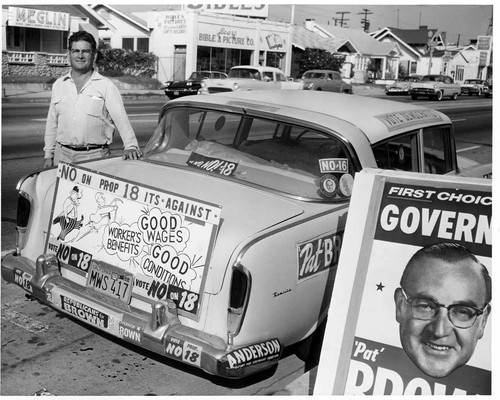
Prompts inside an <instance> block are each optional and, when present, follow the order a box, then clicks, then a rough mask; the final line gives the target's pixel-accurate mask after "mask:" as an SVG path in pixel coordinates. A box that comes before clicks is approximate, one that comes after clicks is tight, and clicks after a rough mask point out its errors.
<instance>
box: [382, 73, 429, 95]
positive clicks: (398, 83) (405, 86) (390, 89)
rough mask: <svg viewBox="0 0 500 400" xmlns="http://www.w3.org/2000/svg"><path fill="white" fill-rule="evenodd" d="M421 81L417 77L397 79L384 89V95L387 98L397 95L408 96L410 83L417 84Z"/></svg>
mask: <svg viewBox="0 0 500 400" xmlns="http://www.w3.org/2000/svg"><path fill="white" fill-rule="evenodd" d="M421 79H422V77H421V76H419V75H413V76H405V77H401V78H398V79H396V80H395V81H394V83H392V84H390V85H387V86H386V87H385V94H387V95H388V96H391V95H397V94H409V93H410V86H411V83H412V82H418V81H420V80H421Z"/></svg>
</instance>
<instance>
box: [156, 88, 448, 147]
mask: <svg viewBox="0 0 500 400" xmlns="http://www.w3.org/2000/svg"><path fill="white" fill-rule="evenodd" d="M182 101H189V102H191V103H198V104H199V105H200V106H201V105H202V104H203V103H207V102H208V103H212V104H214V105H217V106H220V107H221V108H223V106H224V105H227V106H233V107H242V108H244V109H246V110H247V112H251V111H252V110H253V111H255V112H259V111H267V112H271V113H274V114H276V115H279V116H282V117H288V118H294V119H302V120H304V121H307V122H309V123H313V124H316V125H321V126H323V127H324V128H326V129H332V130H338V132H339V133H341V134H344V135H348V136H350V137H348V139H349V140H351V141H353V139H354V137H356V138H355V139H356V140H354V141H358V140H361V138H360V136H364V137H365V140H366V139H368V141H369V142H370V143H371V144H374V143H377V142H379V141H382V140H385V139H387V138H389V137H393V136H395V135H397V134H399V133H404V132H408V131H409V130H412V129H419V128H421V127H424V126H429V125H440V124H443V123H451V121H450V119H449V118H448V117H447V116H446V115H444V114H443V113H441V112H439V111H436V110H431V109H429V108H427V107H423V106H419V105H413V104H408V103H401V102H397V101H391V100H383V99H378V98H373V97H369V96H357V95H347V94H341V93H329V92H322V91H308V90H285V89H281V90H252V91H244V92H231V93H218V94H209V95H199V96H189V99H186V98H185V99H184V100H183V99H177V100H171V101H170V102H168V103H167V105H166V106H168V105H171V104H172V105H174V104H177V103H179V102H182Z"/></svg>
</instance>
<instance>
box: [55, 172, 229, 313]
mask: <svg viewBox="0 0 500 400" xmlns="http://www.w3.org/2000/svg"><path fill="white" fill-rule="evenodd" d="M220 214H221V207H220V206H218V205H215V204H210V203H207V202H204V201H201V200H198V199H193V198H187V197H184V196H181V195H179V194H176V193H169V192H167V191H160V190H157V189H155V188H152V187H148V186H145V185H142V184H141V183H138V182H132V181H127V180H123V179H121V178H117V177H113V176H110V175H106V174H102V173H98V172H96V171H93V170H90V169H87V168H84V167H81V166H77V165H73V164H68V163H59V166H58V180H57V189H56V196H55V199H54V204H53V208H52V216H51V218H50V223H49V228H48V236H47V241H46V252H47V253H51V254H55V255H56V256H57V258H58V259H59V261H61V264H62V265H63V270H62V273H63V276H64V277H66V278H68V279H69V280H72V281H74V282H76V283H79V284H81V285H82V286H86V287H87V288H89V289H92V293H94V294H95V296H104V297H106V299H107V300H108V301H111V300H113V301H117V302H118V303H120V302H121V303H125V304H133V305H134V306H135V307H138V308H142V309H144V311H147V312H150V311H151V304H152V303H154V302H156V301H158V300H173V301H175V303H176V305H177V307H178V310H179V312H180V313H182V314H184V315H186V316H187V317H191V318H195V317H196V316H197V314H198V311H199V308H200V302H201V294H202V293H203V285H204V282H205V277H206V273H207V268H208V267H207V266H208V264H209V259H210V255H211V251H212V248H213V244H214V242H215V236H216V232H217V228H218V226H219V223H220ZM109 283H112V285H111V284H109Z"/></svg>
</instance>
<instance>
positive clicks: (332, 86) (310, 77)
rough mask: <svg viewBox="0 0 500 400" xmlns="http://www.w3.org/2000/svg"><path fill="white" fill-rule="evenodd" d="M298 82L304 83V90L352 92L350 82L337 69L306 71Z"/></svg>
mask: <svg viewBox="0 0 500 400" xmlns="http://www.w3.org/2000/svg"><path fill="white" fill-rule="evenodd" d="M299 82H302V83H303V84H304V90H319V91H325V92H335V93H349V94H352V86H351V84H350V83H347V82H345V81H344V80H343V79H342V76H341V75H340V72H337V71H330V70H321V69H314V70H310V71H306V72H304V74H303V75H302V78H301V79H299Z"/></svg>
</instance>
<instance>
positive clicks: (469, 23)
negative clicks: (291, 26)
mask: <svg viewBox="0 0 500 400" xmlns="http://www.w3.org/2000/svg"><path fill="white" fill-rule="evenodd" d="M384 3H385V5H381V4H384ZM439 4H440V5H436V3H434V4H433V3H431V2H427V3H423V5H411V4H410V3H407V4H404V2H400V4H397V3H394V4H389V2H387V1H386V2H383V3H382V2H378V4H377V3H359V5H358V4H353V3H336V2H331V1H330V2H311V4H307V5H306V4H303V3H302V4H296V5H295V11H294V14H293V15H294V21H293V22H294V23H295V24H297V25H300V24H302V23H303V22H304V21H305V20H306V19H314V20H315V21H316V22H317V23H318V24H321V25H328V24H331V25H335V19H337V26H340V19H341V18H342V16H343V17H344V26H345V27H348V28H352V29H362V24H361V20H362V19H364V17H365V9H366V10H368V14H367V15H366V17H367V19H368V21H370V29H369V31H370V32H372V31H375V30H377V29H380V28H384V27H386V26H387V27H391V28H399V29H418V27H419V26H420V25H427V26H428V27H429V29H431V28H436V29H439V30H441V31H444V32H446V37H447V39H446V40H447V42H457V41H458V40H459V41H460V44H461V45H464V44H468V43H469V42H470V40H471V39H477V36H478V35H486V34H487V32H488V26H489V25H490V22H491V18H492V17H493V14H492V12H493V6H492V3H490V4H488V3H483V2H480V3H478V4H477V5H472V4H473V2H472V1H469V2H468V4H467V3H463V4H460V2H459V1H456V2H455V4H453V5H451V4H446V1H441V2H440V3H439ZM291 10H292V6H291V5H290V4H270V5H269V19H277V18H281V19H282V20H283V21H288V22H291V16H292V11H291ZM343 12H345V13H344V14H343V15H342V13H343ZM459 35H460V36H459Z"/></svg>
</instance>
